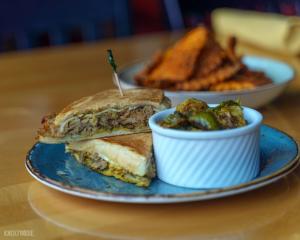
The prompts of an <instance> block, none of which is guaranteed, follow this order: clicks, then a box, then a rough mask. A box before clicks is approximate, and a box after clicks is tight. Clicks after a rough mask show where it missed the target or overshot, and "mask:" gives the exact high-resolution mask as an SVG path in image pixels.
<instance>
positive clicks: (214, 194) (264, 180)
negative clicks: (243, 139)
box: [25, 124, 300, 203]
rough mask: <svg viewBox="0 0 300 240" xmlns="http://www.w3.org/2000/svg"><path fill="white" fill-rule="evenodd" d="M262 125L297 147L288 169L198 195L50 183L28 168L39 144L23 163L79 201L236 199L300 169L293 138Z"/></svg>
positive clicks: (40, 180)
mask: <svg viewBox="0 0 300 240" xmlns="http://www.w3.org/2000/svg"><path fill="white" fill-rule="evenodd" d="M263 125H264V126H267V127H269V128H272V129H274V130H276V131H278V132H280V133H282V134H284V135H286V136H287V137H289V138H290V139H291V140H292V141H293V142H294V143H295V145H296V150H297V154H296V155H295V157H294V158H293V159H292V160H291V161H290V162H289V163H288V164H287V165H285V166H284V167H282V168H280V169H279V170H277V171H276V172H273V173H272V174H269V175H266V176H264V177H259V178H255V179H254V180H251V181H248V182H246V183H243V184H239V185H234V186H231V187H226V188H218V189H208V190H205V191H201V192H193V193H183V194H182V193H178V194H177V193H175V194H145V195H140V194H124V193H109V192H105V191H95V190H91V189H85V188H80V187H74V186H70V185H67V184H63V183H61V182H59V181H56V180H53V179H50V178H48V177H46V176H44V175H42V174H40V172H39V170H38V169H35V168H34V167H33V165H32V164H31V159H30V156H31V153H32V152H33V151H34V150H35V148H36V147H37V146H38V144H39V142H37V143H35V144H34V145H33V147H32V148H31V149H30V150H29V151H28V153H27V155H26V159H25V167H26V169H27V171H28V172H29V174H30V175H31V176H32V177H33V178H35V179H36V180H37V181H39V182H41V183H43V184H44V185H46V186H48V187H50V188H53V189H56V190H59V191H61V192H64V193H68V194H71V195H75V196H79V197H84V198H89V199H96V200H104V201H112V202H126V203H175V202H189V201H199V200H207V199H216V198H220V197H225V196H231V195H235V194H238V193H242V192H247V191H250V190H252V189H256V188H259V187H262V186H265V185H268V184H270V183H272V182H274V181H277V180H279V179H280V178H282V177H284V176H286V175H288V174H289V173H291V172H292V171H293V170H294V169H296V168H297V167H298V166H299V165H300V154H299V143H298V142H297V141H296V140H295V139H294V138H293V137H292V136H290V135H289V134H287V133H285V132H284V131H281V130H279V129H277V128H275V127H271V126H269V125H267V124H263Z"/></svg>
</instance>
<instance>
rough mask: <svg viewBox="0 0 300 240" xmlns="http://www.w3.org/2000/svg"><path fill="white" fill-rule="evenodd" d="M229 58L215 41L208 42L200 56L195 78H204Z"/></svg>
mask: <svg viewBox="0 0 300 240" xmlns="http://www.w3.org/2000/svg"><path fill="white" fill-rule="evenodd" d="M226 57H227V55H226V52H225V51H224V50H223V49H222V48H221V46H220V45H219V44H218V43H217V42H216V41H215V40H212V39H210V40H208V42H207V45H206V46H205V48H204V49H203V52H202V53H201V54H200V55H199V56H198V60H197V64H196V69H195V73H194V74H193V78H199V77H204V76H206V75H208V74H209V73H211V72H213V71H214V70H216V69H217V68H218V67H220V66H221V65H222V63H223V61H224V60H225V58H226Z"/></svg>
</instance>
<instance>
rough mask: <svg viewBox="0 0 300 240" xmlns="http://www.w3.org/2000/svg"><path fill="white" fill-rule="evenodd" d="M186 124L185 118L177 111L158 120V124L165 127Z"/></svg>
mask: <svg viewBox="0 0 300 240" xmlns="http://www.w3.org/2000/svg"><path fill="white" fill-rule="evenodd" d="M187 124H188V121H187V119H186V118H185V117H184V116H183V115H182V114H180V113H179V112H174V113H173V114H170V115H169V116H168V117H166V118H165V119H164V120H163V121H161V122H160V126H162V127H165V128H177V129H179V128H184V127H185V126H186V125H187Z"/></svg>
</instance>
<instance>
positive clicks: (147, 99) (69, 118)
mask: <svg viewBox="0 0 300 240" xmlns="http://www.w3.org/2000/svg"><path fill="white" fill-rule="evenodd" d="M169 107H171V103H170V100H169V99H168V98H166V97H165V96H164V94H163V91H162V90H158V89H131V90H126V91H124V96H120V94H119V92H118V90H115V89H111V90H106V91H103V92H99V93H97V94H95V95H93V96H89V97H84V98H82V99H80V100H78V101H75V102H74V103H72V104H70V105H69V106H67V107H66V108H64V109H63V110H62V111H61V112H60V113H58V114H52V115H49V116H46V117H44V118H43V120H42V128H41V129H40V130H39V131H38V139H39V141H41V142H46V143H61V142H72V141H79V140H85V139H93V138H99V137H106V136H115V135H123V134H131V133H140V132H148V131H150V129H149V127H148V119H149V117H150V116H151V115H153V114H154V113H156V112H158V111H161V110H163V109H166V108H169Z"/></svg>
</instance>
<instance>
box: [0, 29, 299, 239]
mask: <svg viewBox="0 0 300 240" xmlns="http://www.w3.org/2000/svg"><path fill="white" fill-rule="evenodd" d="M177 36H178V35H171V34H167V33H165V34H163V33H162V34H157V35H151V36H144V37H134V38H129V39H121V40H110V41H104V42H100V43H95V44H85V45H74V46H70V47H62V48H53V49H45V50H34V51H31V52H20V53H10V54H2V55H0V78H1V80H0V92H1V94H0V106H1V111H0V121H1V124H0V129H1V132H0V146H1V165H0V166H1V167H0V239H2V238H3V239H11V238H12V237H9V236H10V235H13V234H15V235H18V234H19V235H22V234H23V235H26V234H27V235H29V236H28V238H26V239H32V238H34V239H70V240H71V239H72V240H74V239H92V238H94V237H95V236H98V237H99V238H100V239H173V238H174V239H181V238H182V239H289V240H296V239H300V169H298V170H296V171H295V172H294V173H293V174H291V175H290V176H288V177H286V178H284V179H283V180H281V181H278V182H276V183H274V184H272V185H270V186H268V187H264V188H262V189H259V190H255V191H252V192H249V193H246V194H241V195H238V196H234V197H228V198H224V199H218V200H213V201H204V202H194V203H184V204H172V205H133V204H117V203H109V202H100V201H99V202H97V201H93V200H86V199H81V198H77V197H72V196H69V195H66V194H63V193H60V192H57V191H54V190H51V189H49V188H47V187H45V186H42V185H41V184H40V183H38V182H36V181H35V180H33V179H32V178H31V177H30V176H29V174H28V173H27V172H26V170H25V167H24V159H25V155H26V152H27V151H28V150H29V148H30V147H31V146H32V145H33V144H34V142H35V140H34V137H35V131H36V129H37V128H38V126H39V123H40V119H41V117H42V116H43V115H44V114H46V113H48V112H53V111H57V110H59V109H61V108H62V107H63V106H65V105H66V104H67V103H69V102H70V101H73V100H75V99H77V98H79V97H81V96H84V95H88V94H92V93H94V92H96V91H98V90H103V89H108V88H111V87H113V84H112V81H111V69H110V67H109V66H108V65H107V63H106V58H105V55H106V53H105V50H106V49H107V48H112V49H113V50H114V52H115V56H116V59H117V60H118V63H119V64H120V65H125V64H128V63H131V62H133V61H135V60H137V59H142V58H146V57H148V56H150V55H151V54H152V53H153V51H154V50H156V49H157V48H159V47H164V46H167V45H168V44H169V43H170V42H172V41H174V39H175V38H176V37H177ZM240 50H241V51H242V52H247V53H251V54H258V55H267V56H272V57H276V58H279V59H283V60H285V61H287V62H289V63H291V64H292V65H293V66H294V67H295V68H296V70H300V63H299V58H296V57H289V56H283V55H279V54H274V53H268V52H265V51H261V50H258V49H254V48H249V47H245V46H244V47H242V48H241V49H240ZM299 110H300V79H299V78H297V79H296V80H295V81H294V82H293V83H292V84H291V85H290V87H289V88H288V90H287V91H286V92H285V94H284V95H282V96H281V97H280V98H278V99H277V100H276V101H274V102H273V103H272V104H270V105H268V106H266V107H264V108H262V109H261V111H262V113H263V114H264V116H265V119H264V122H265V123H267V124H270V125H271V126H275V127H277V128H279V129H282V130H284V131H286V132H287V133H289V134H290V135H292V136H294V137H295V138H296V139H298V140H299V139H300V111H299ZM22 230H25V232H20V231H22ZM16 238H18V237H16ZM23 238H24V236H23V237H19V239H23Z"/></svg>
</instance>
